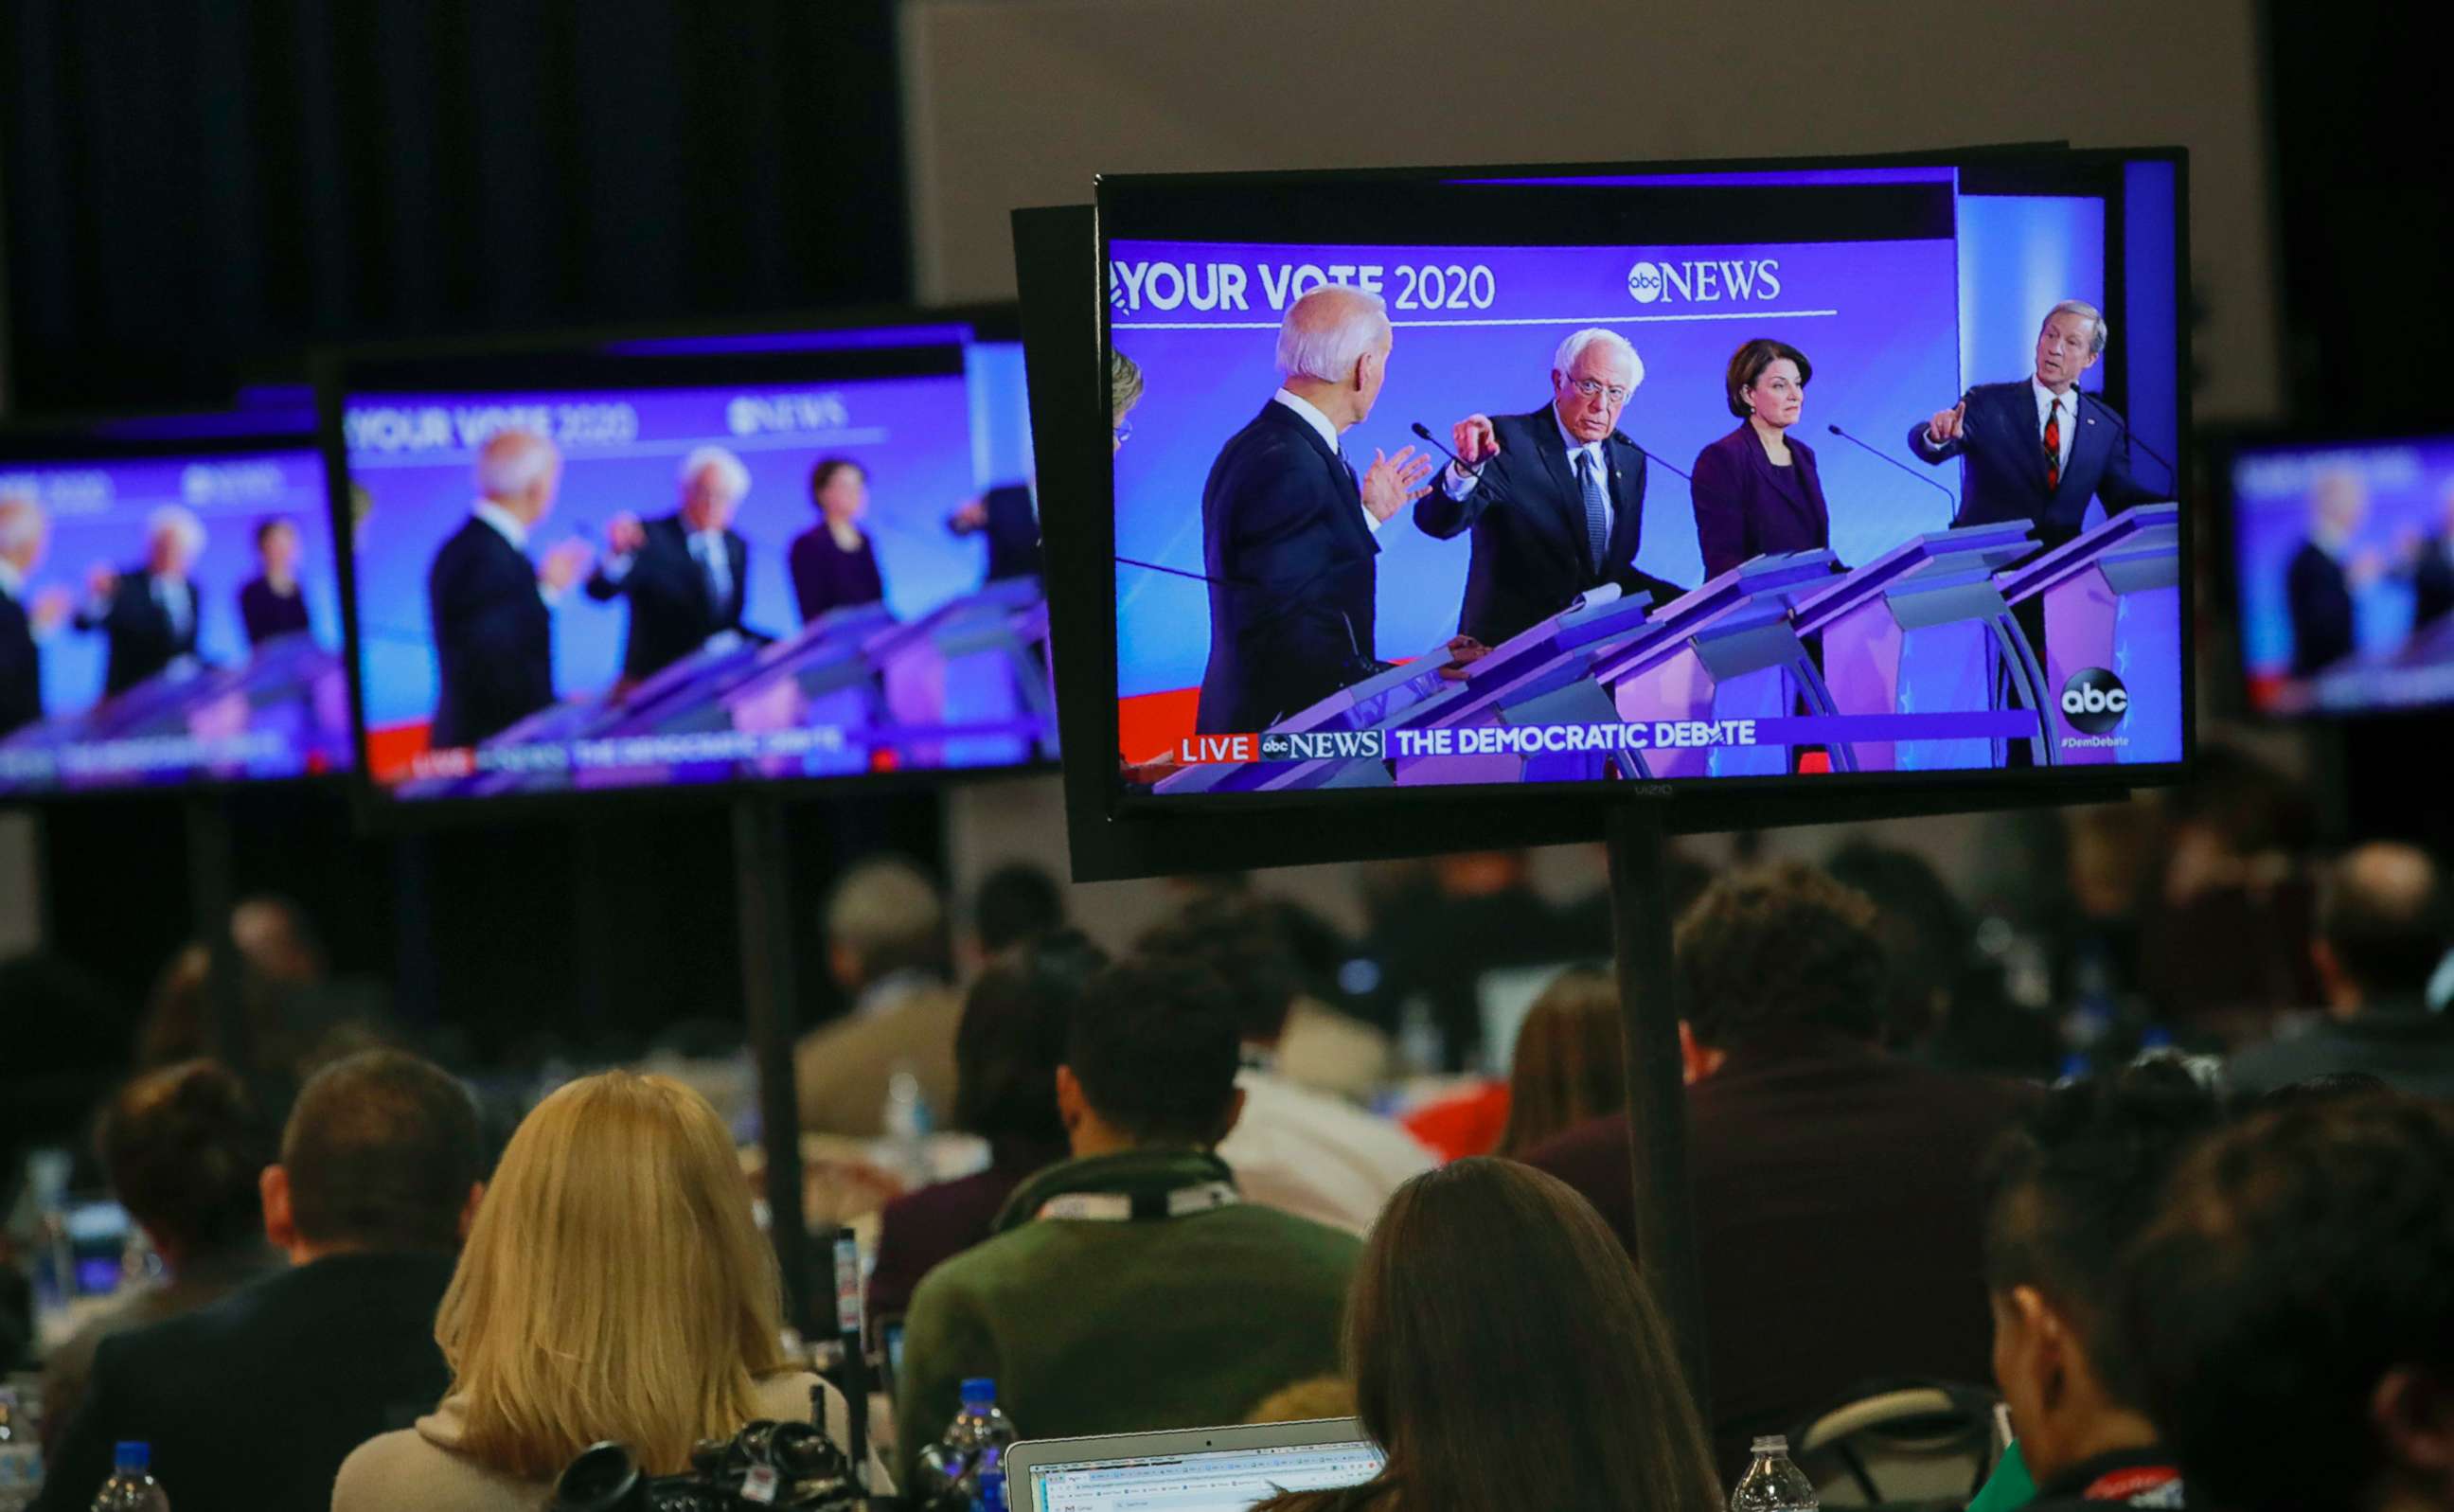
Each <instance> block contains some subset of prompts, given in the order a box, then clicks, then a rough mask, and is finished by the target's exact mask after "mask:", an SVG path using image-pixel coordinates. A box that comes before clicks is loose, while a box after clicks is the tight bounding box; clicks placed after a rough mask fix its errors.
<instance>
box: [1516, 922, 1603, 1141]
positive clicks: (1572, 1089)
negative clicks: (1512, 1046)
mask: <svg viewBox="0 0 2454 1512" xmlns="http://www.w3.org/2000/svg"><path fill="white" fill-rule="evenodd" d="M1620 1043H1621V1041H1620V1038H1619V983H1618V982H1616V981H1614V980H1612V979H1611V976H1610V973H1608V972H1603V971H1596V970H1594V969H1593V968H1592V967H1590V966H1573V967H1570V968H1569V969H1568V970H1566V971H1563V972H1561V973H1559V976H1557V977H1554V978H1551V985H1549V986H1548V987H1545V988H1543V989H1542V996H1540V997H1539V998H1535V999H1534V1006H1533V1007H1532V1008H1530V1009H1528V1010H1527V1011H1526V1014H1525V1022H1524V1023H1523V1024H1522V1025H1520V1026H1519V1028H1518V1031H1517V1051H1516V1054H1515V1056H1514V1057H1513V1058H1512V1063H1511V1065H1510V1069H1509V1073H1508V1128H1507V1130H1506V1132H1504V1133H1502V1134H1501V1135H1500V1137H1499V1152H1498V1153H1499V1154H1501V1155H1512V1156H1513V1155H1519V1154H1521V1153H1522V1152H1524V1151H1526V1150H1530V1149H1532V1148H1533V1147H1534V1146H1536V1145H1538V1144H1539V1143H1541V1142H1542V1141H1543V1140H1545V1139H1549V1138H1551V1137H1552V1136H1553V1135H1555V1134H1562V1133H1565V1132H1566V1131H1567V1130H1569V1129H1572V1128H1574V1127H1576V1126H1577V1125H1578V1124H1579V1123H1582V1122H1584V1121H1585V1120H1587V1119H1599V1118H1600V1117H1601V1116H1602V1115H1604V1114H1606V1113H1616V1112H1618V1111H1619V1109H1620V1108H1622V1107H1624V1106H1626V1104H1627V1062H1626V1058H1625V1057H1624V1055H1623V1053H1622V1052H1621V1050H1620Z"/></svg>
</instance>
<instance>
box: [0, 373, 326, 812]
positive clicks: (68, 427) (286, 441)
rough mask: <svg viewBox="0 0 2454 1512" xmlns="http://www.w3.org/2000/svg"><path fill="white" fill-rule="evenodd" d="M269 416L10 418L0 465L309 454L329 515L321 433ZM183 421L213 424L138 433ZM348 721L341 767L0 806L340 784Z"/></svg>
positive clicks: (94, 791) (28, 796)
mask: <svg viewBox="0 0 2454 1512" xmlns="http://www.w3.org/2000/svg"><path fill="white" fill-rule="evenodd" d="M275 413H277V412H275ZM273 418H274V414H273V413H266V414H262V415H257V414H253V413H250V412H248V411H245V410H228V411H225V410H199V411H142V412H132V413H131V412H119V411H111V412H95V413H90V414H77V415H66V414H52V415H46V416H41V417H36V418H16V417H12V418H10V420H9V421H7V422H6V423H4V424H0V467H8V466H11V465H56V464H58V463H61V462H77V461H86V460H92V461H98V462H117V461H142V460H147V459H151V458H161V457H190V456H191V457H197V458H206V457H215V456H245V455H260V454H265V453H268V452H295V453H300V454H313V455H314V456H315V457H316V459H317V460H318V461H320V462H322V463H323V464H324V467H325V489H326V493H327V494H328V498H327V500H326V503H327V513H328V514H329V509H330V498H329V494H330V492H331V487H332V472H331V468H332V462H331V459H330V458H329V457H328V456H326V455H325V454H324V448H323V444H322V438H321V437H320V436H319V435H318V434H317V433H315V432H313V431H311V430H301V429H298V428H296V427H294V426H287V427H285V426H281V425H277V424H274V423H272V420H273ZM189 423H192V424H196V425H202V426H211V427H213V428H214V429H213V430H212V431H211V433H206V434H201V435H190V436H176V435H161V434H147V433H146V431H147V429H148V428H151V427H155V426H162V425H179V424H189ZM332 554H333V556H334V557H335V558H338V557H339V556H341V555H342V552H341V550H340V542H339V541H338V540H335V541H333V543H332ZM338 571H339V564H338V562H337V560H336V562H335V564H334V573H335V575H334V579H333V581H334V584H335V587H336V590H337V585H338V583H339V576H338ZM341 617H342V619H343V621H344V623H343V625H342V631H343V634H344V635H347V633H348V629H349V626H348V624H347V621H348V618H349V612H348V609H347V607H346V606H344V608H343V609H342V615H341ZM355 722H356V721H355V714H354V711H353V712H352V730H351V737H350V759H351V762H352V766H351V769H350V770H349V771H345V772H302V773H299V774H297V775H296V776H280V777H216V776H190V777H182V778H180V779H179V780H177V781H175V782H134V783H127V784H123V785H119V786H114V787H100V788H76V789H66V788H62V789H49V790H40V791H35V790H29V789H24V788H0V811H5V810H12V809H13V810H28V811H30V810H35V809H43V808H54V807H72V806H76V805H82V804H91V803H126V802H139V801H145V800H149V799H151V800H162V801H175V800H177V799H180V798H197V797H204V798H216V797H227V796H231V795H235V794H240V793H264V792H272V791H275V790H280V789H289V788H297V789H307V788H326V789H339V788H343V787H345V786H347V785H349V784H352V783H354V782H355V781H356V780H357V775H358V774H357V767H356V763H357V762H358V761H359V760H361V759H362V758H363V756H364V753H363V752H362V751H361V749H360V748H359V745H358V740H357V733H356V728H355Z"/></svg>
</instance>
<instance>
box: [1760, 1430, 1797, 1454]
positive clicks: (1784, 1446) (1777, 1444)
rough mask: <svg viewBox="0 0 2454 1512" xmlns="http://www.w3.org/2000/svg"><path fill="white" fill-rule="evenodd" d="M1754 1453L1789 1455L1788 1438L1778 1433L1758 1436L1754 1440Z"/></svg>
mask: <svg viewBox="0 0 2454 1512" xmlns="http://www.w3.org/2000/svg"><path fill="white" fill-rule="evenodd" d="M1755 1452H1756V1453H1758V1454H1787V1453H1789V1437H1788V1436H1787V1435H1786V1434H1779V1433H1767V1434H1761V1435H1759V1436H1758V1437H1757V1439H1756V1447H1755Z"/></svg>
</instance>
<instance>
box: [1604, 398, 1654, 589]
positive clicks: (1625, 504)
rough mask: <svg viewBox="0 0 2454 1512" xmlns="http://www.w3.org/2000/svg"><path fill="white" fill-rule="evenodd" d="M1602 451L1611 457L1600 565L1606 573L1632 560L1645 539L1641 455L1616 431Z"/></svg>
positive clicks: (1642, 461) (1634, 446) (1642, 462)
mask: <svg viewBox="0 0 2454 1512" xmlns="http://www.w3.org/2000/svg"><path fill="white" fill-rule="evenodd" d="M1603 450H1604V451H1606V452H1608V453H1609V454H1610V460H1611V533H1610V544H1609V546H1608V547H1607V548H1606V552H1607V555H1608V557H1609V559H1608V560H1606V561H1604V562H1603V563H1602V564H1601V569H1602V572H1603V574H1604V575H1608V574H1609V573H1610V571H1611V570H1612V569H1613V568H1615V567H1617V566H1618V565H1619V563H1621V562H1626V561H1633V560H1634V559H1635V557H1636V554H1637V551H1638V549H1639V547H1640V546H1641V545H1642V544H1643V541H1644V454H1643V453H1641V452H1639V451H1638V450H1637V449H1636V444H1635V443H1634V442H1632V441H1630V440H1629V439H1628V438H1627V437H1625V436H1623V435H1620V434H1619V433H1618V432H1616V431H1614V432H1612V433H1611V438H1610V445H1609V446H1607V447H1605V448H1604V449H1603Z"/></svg>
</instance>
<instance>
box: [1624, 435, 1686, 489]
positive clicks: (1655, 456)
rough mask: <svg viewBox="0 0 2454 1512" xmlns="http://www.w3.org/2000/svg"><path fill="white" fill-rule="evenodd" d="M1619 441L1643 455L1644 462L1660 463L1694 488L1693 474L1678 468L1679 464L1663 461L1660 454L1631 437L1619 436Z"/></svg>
mask: <svg viewBox="0 0 2454 1512" xmlns="http://www.w3.org/2000/svg"><path fill="white" fill-rule="evenodd" d="M1619 439H1620V440H1622V441H1625V442H1627V444H1628V445H1630V446H1632V447H1634V448H1636V449H1637V450H1638V451H1639V452H1642V453H1643V454H1644V455H1645V458H1646V460H1648V461H1653V462H1659V463H1661V465H1662V466H1663V467H1666V468H1668V469H1669V470H1670V471H1671V472H1673V473H1676V474H1679V475H1680V477H1683V478H1685V479H1686V480H1687V483H1688V486H1689V487H1691V488H1692V487H1694V486H1695V483H1696V478H1695V474H1691V473H1689V472H1688V471H1687V470H1686V469H1685V468H1683V467H1680V465H1679V464H1677V463H1675V462H1670V461H1666V460H1664V459H1663V458H1662V456H1661V454H1659V453H1658V452H1655V451H1653V450H1652V449H1651V448H1649V447H1647V446H1646V445H1645V444H1644V443H1643V442H1641V441H1638V440H1635V439H1633V438H1631V437H1629V436H1627V435H1625V434H1621V435H1620V436H1619Z"/></svg>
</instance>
